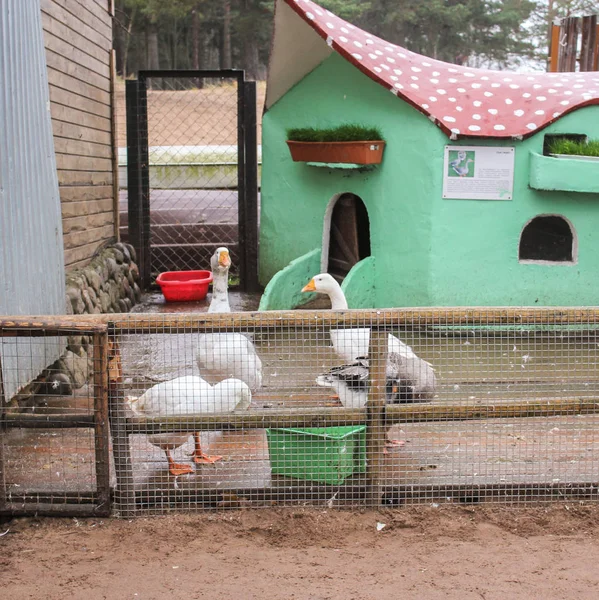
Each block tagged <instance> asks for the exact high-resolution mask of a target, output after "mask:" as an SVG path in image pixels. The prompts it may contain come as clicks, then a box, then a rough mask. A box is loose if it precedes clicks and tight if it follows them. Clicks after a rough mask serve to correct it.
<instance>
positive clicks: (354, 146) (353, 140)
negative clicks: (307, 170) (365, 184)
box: [287, 125, 385, 165]
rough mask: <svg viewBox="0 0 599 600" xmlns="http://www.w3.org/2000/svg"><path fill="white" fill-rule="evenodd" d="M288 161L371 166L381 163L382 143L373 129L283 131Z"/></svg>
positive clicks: (307, 128) (354, 127)
mask: <svg viewBox="0 0 599 600" xmlns="http://www.w3.org/2000/svg"><path fill="white" fill-rule="evenodd" d="M287 145H288V146H289V150H290V152H291V158H292V159H293V160H294V161H297V162H308V163H326V164H329V165H335V164H346V165H349V164H354V165H374V164H379V163H380V162H381V161H382V160H383V150H384V149H385V141H384V140H383V137H382V135H381V132H380V131H379V130H378V129H377V128H375V127H362V126H360V125H341V126H339V127H334V128H331V129H316V128H313V127H305V128H295V129H288V130H287Z"/></svg>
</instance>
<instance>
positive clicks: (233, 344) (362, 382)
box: [127, 247, 436, 476]
mask: <svg viewBox="0 0 599 600" xmlns="http://www.w3.org/2000/svg"><path fill="white" fill-rule="evenodd" d="M210 266H211V268H212V273H213V282H212V298H211V302H210V307H209V309H208V312H210V313H227V312H231V307H230V305H229V299H228V278H229V268H230V267H231V258H230V255H229V251H228V250H227V248H224V247H221V248H218V249H217V250H216V252H215V253H214V255H213V256H212V258H211V260H210ZM302 292H318V293H322V294H326V295H328V296H329V298H330V300H331V309H332V310H345V309H347V308H348V306H347V301H346V299H345V296H344V294H343V291H342V289H341V287H340V286H339V284H338V283H337V281H336V280H335V279H334V278H333V277H332V276H331V275H329V274H328V273H321V274H319V275H316V276H314V277H313V278H312V279H311V280H310V282H309V283H308V284H307V285H306V286H305V287H304V288H303V289H302ZM330 337H331V343H332V345H333V348H334V350H335V352H336V354H337V355H338V356H339V358H340V359H341V360H343V361H345V364H342V365H340V366H337V367H333V368H332V369H330V370H329V371H327V372H326V373H322V374H320V375H319V376H318V377H317V378H316V383H317V384H318V385H320V386H324V387H330V388H333V389H334V390H335V392H336V394H337V396H338V397H339V400H340V402H341V404H342V405H343V406H345V407H352V408H361V407H363V406H365V404H366V402H367V400H368V371H369V365H368V358H367V357H368V347H369V343H370V329H368V328H353V329H331V331H330ZM387 351H388V355H387V368H386V379H387V385H386V401H387V402H388V403H401V402H425V401H428V400H430V399H431V398H432V397H433V395H434V393H435V388H436V376H435V373H434V370H433V367H432V366H431V365H430V363H428V362H426V361H425V360H423V359H422V358H419V357H418V356H417V355H416V354H415V353H414V351H413V350H412V348H410V346H408V345H407V344H405V343H404V342H402V341H401V340H400V339H399V338H397V337H395V336H393V335H391V334H389V337H388V348H387ZM196 362H197V365H198V367H199V369H200V373H201V377H199V376H191V375H190V376H185V377H177V378H175V379H172V380H169V381H163V382H161V383H158V384H157V385H155V386H153V387H151V388H150V389H148V390H147V391H146V392H144V393H143V394H142V395H141V396H139V397H132V396H129V397H128V398H127V401H128V403H129V406H130V407H131V409H132V410H133V412H134V413H135V414H136V415H139V416H152V417H156V416H181V415H193V414H205V413H217V412H218V413H221V412H232V411H236V410H246V409H248V408H249V407H250V405H251V400H252V392H256V391H257V390H258V389H260V387H261V386H262V361H261V360H260V357H259V356H258V353H257V352H256V348H255V346H254V344H253V342H252V340H251V339H250V336H247V335H244V334H241V333H204V334H201V335H200V336H199V340H198V345H197V349H196ZM189 437H190V434H189V433H163V434H154V435H151V436H149V438H148V440H149V442H150V443H151V444H153V445H155V446H157V447H159V448H161V449H162V450H163V451H164V452H165V454H166V458H167V461H168V467H169V472H170V473H171V475H173V476H179V475H185V474H190V473H193V472H194V468H193V467H192V466H191V465H189V464H182V463H176V462H175V461H174V460H173V457H172V454H171V452H172V451H173V450H174V449H176V448H178V447H179V446H182V445H183V444H185V443H186V442H187V441H188V440H189ZM193 437H194V451H193V453H192V455H191V457H192V461H193V462H194V463H196V464H210V463H214V462H216V461H218V460H219V459H221V458H222V457H221V456H210V455H208V454H206V453H204V451H203V450H202V447H201V440H200V434H199V432H194V433H193ZM388 444H389V445H395V444H398V442H396V441H394V440H388Z"/></svg>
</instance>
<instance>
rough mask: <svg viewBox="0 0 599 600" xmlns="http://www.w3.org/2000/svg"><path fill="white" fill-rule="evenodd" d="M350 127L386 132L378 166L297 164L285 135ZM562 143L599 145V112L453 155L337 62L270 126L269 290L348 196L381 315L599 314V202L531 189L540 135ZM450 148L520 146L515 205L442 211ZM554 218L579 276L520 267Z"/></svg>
mask: <svg viewBox="0 0 599 600" xmlns="http://www.w3.org/2000/svg"><path fill="white" fill-rule="evenodd" d="M344 122H358V123H361V124H364V125H372V126H378V127H379V128H380V129H381V130H382V131H383V133H384V136H385V139H386V141H387V147H386V149H385V155H384V159H383V163H382V165H380V166H378V167H375V168H374V169H372V170H368V171H363V170H348V169H343V170H341V169H328V168H321V167H312V166H308V165H306V164H304V163H294V162H293V161H292V160H291V158H290V155H289V150H288V148H287V145H286V144H285V130H286V129H287V128H289V127H301V126H307V125H310V126H315V127H325V126H326V127H329V126H334V125H338V124H340V123H344ZM557 132H566V133H586V134H587V135H589V137H594V138H599V107H587V108H584V109H580V110H578V111H576V112H575V113H574V114H572V115H567V116H565V117H563V118H562V119H560V120H558V121H557V123H555V124H553V125H551V126H550V127H548V128H546V129H545V130H543V131H541V132H539V133H538V134H537V135H535V136H533V137H532V138H529V139H527V140H525V141H510V142H498V141H495V140H491V141H484V140H465V141H462V142H458V143H454V142H450V140H449V139H448V138H447V137H446V136H445V134H443V133H442V132H441V131H440V129H439V128H438V127H437V126H435V125H434V124H433V123H432V122H431V121H430V120H428V119H427V118H426V117H425V116H424V115H422V114H421V113H419V112H418V111H416V110H415V109H414V108H412V107H411V106H410V105H408V104H407V103H405V102H403V101H401V100H399V99H398V98H396V97H395V96H393V94H391V93H390V92H389V91H387V90H385V89H384V88H382V87H381V86H379V85H377V84H376V83H374V82H373V81H372V80H370V79H369V78H368V77H366V76H365V75H363V74H362V73H360V72H359V71H358V70H357V69H355V68H354V67H352V66H351V65H350V64H349V63H347V62H346V61H345V60H343V59H342V58H341V57H340V56H338V55H337V54H333V55H331V56H330V57H329V58H327V59H326V60H325V61H324V62H323V63H322V64H321V65H319V66H318V67H317V68H316V69H315V70H314V71H312V72H311V73H310V74H309V75H308V76H306V77H305V78H304V79H303V80H302V81H301V82H300V83H299V84H298V85H296V86H295V87H294V88H293V89H291V90H290V91H289V92H288V93H287V94H286V95H285V96H284V97H283V98H282V99H281V100H279V101H278V102H277V103H276V104H275V105H274V106H273V107H271V108H270V110H269V111H268V112H267V113H266V114H265V115H264V120H263V173H262V196H261V204H262V206H261V232H260V235H261V237H260V279H261V282H262V283H263V284H266V283H267V282H268V281H269V280H270V279H271V278H272V277H273V275H274V274H275V273H276V272H277V271H278V270H280V269H282V268H284V267H285V266H286V265H287V264H288V263H289V262H291V261H292V260H293V259H295V258H297V257H299V256H301V255H303V254H305V253H307V252H308V251H310V250H312V249H314V248H315V247H321V245H322V235H323V220H324V215H325V210H326V207H327V205H328V203H329V201H330V200H331V198H332V197H333V196H334V195H335V194H339V193H342V192H352V193H354V194H357V195H358V196H360V197H361V198H362V200H363V201H364V204H365V205H366V208H367V210H368V214H369V218H370V231H371V252H372V255H373V256H374V257H375V258H376V278H375V279H376V284H375V299H376V305H377V306H379V307H387V306H428V305H439V306H448V305H502V304H506V305H518V304H526V305H529V304H530V305H534V304H538V305H559V304H564V305H572V304H596V303H597V300H596V298H597V297H599V277H597V275H598V274H599V269H598V268H597V267H598V264H597V263H598V260H599V254H598V252H597V250H598V248H597V246H596V242H595V239H596V237H593V232H594V231H595V230H597V229H599V206H597V204H598V203H599V196H598V195H597V194H588V193H572V192H560V191H540V190H533V189H531V188H530V187H529V185H528V180H529V162H530V156H529V154H530V151H531V150H532V151H534V152H538V153H541V154H542V150H543V149H542V147H543V137H544V135H545V134H546V133H557ZM447 144H458V145H459V144H462V145H493V146H499V145H505V146H514V147H515V148H516V157H515V180H514V194H513V198H514V199H513V200H512V201H477V200H443V199H442V175H443V153H444V147H445V145H447ZM546 213H549V214H560V215H563V216H565V217H566V218H567V219H569V220H570V222H571V223H572V224H573V226H574V227H575V229H576V234H577V238H578V247H579V249H578V263H577V264H574V265H571V264H570V265H555V264H553V265H539V264H533V265H531V264H519V263H518V240H519V236H520V232H521V230H522V228H523V227H524V225H525V224H526V222H527V221H528V220H529V219H531V218H532V217H534V216H535V215H538V214H546ZM596 257H597V258H596Z"/></svg>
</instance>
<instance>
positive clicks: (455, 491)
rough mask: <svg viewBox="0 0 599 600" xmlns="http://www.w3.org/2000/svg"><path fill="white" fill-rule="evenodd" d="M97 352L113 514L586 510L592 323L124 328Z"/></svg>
mask: <svg viewBox="0 0 599 600" xmlns="http://www.w3.org/2000/svg"><path fill="white" fill-rule="evenodd" d="M111 336H112V338H113V339H114V341H115V343H116V344H117V345H118V349H119V352H118V357H119V361H120V364H121V367H122V375H121V376H119V381H118V382H116V383H115V385H114V386H113V391H114V392H113V399H112V401H113V403H115V404H116V405H119V404H120V405H121V406H122V407H123V410H122V412H121V417H120V426H119V425H118V424H116V428H115V423H113V432H114V431H117V436H118V435H122V436H124V438H123V439H122V440H121V442H122V443H119V444H118V445H119V447H120V448H121V450H122V452H123V455H122V457H121V459H122V460H121V462H122V465H123V466H124V467H123V469H121V470H120V473H119V472H118V471H119V469H117V479H118V485H119V486H120V487H119V503H118V506H119V510H120V511H122V512H124V513H125V514H128V515H130V514H136V513H139V512H142V513H143V512H148V511H150V512H152V511H158V512H160V511H164V510H167V509H168V510H171V509H175V508H179V509H183V510H201V509H206V508H210V509H214V508H230V507H236V506H251V505H255V506H264V505H273V504H277V505H297V504H306V503H308V504H317V505H325V506H330V507H334V506H359V505H364V504H375V505H379V504H381V503H382V504H387V505H404V504H410V503H418V502H447V501H450V502H481V501H490V500H494V501H501V502H509V503H512V504H517V503H523V502H539V501H546V500H548V499H570V498H587V499H588V498H592V499H595V498H597V479H598V474H599V463H598V461H597V450H598V441H599V440H598V439H597V435H596V433H595V431H596V427H597V416H596V411H597V408H598V406H599V404H598V403H597V397H598V391H599V389H598V384H599V381H598V378H597V373H596V369H595V364H596V358H597V351H598V340H597V323H596V315H595V313H594V312H593V311H575V310H570V311H553V310H549V309H547V310H531V311H520V312H516V311H514V310H510V309H505V310H495V311H494V310H488V311H487V310H484V309H481V310H479V311H471V312H469V311H457V310H445V309H443V310H423V311H405V310H385V311H347V312H335V313H331V312H328V311H318V312H312V311H296V312H291V313H276V312H272V313H270V312H269V313H236V314H224V315H202V316H198V315H193V316H192V315H177V316H172V317H171V316H168V317H165V316H161V315H144V316H139V315H138V316H133V315H131V316H129V317H127V319H126V320H124V321H119V323H117V324H116V325H115V329H114V331H113V332H112V333H111ZM118 432H120V434H119V433H118ZM117 442H118V440H117V439H115V441H114V443H115V447H116V445H117ZM115 461H116V455H115Z"/></svg>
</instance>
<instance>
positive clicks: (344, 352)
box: [302, 273, 437, 400]
mask: <svg viewBox="0 0 599 600" xmlns="http://www.w3.org/2000/svg"><path fill="white" fill-rule="evenodd" d="M302 292H319V293H322V294H327V295H328V296H329V298H330V299H331V309H332V310H347V308H348V306H347V300H346V298H345V294H344V293H343V290H342V289H341V286H340V285H339V284H338V283H337V281H336V280H335V279H334V278H333V277H332V276H331V275H329V274H328V273H320V274H319V275H315V276H314V277H313V278H312V279H311V280H310V281H309V282H308V284H307V285H305V286H304V287H303V288H302ZM330 335H331V342H332V344H333V348H334V349H335V352H336V353H337V354H338V355H339V356H340V357H341V359H342V360H344V361H346V362H347V363H351V364H353V363H354V361H356V360H357V359H360V358H364V357H367V356H368V348H369V345H370V328H366V327H364V328H362V327H361V328H354V329H331V331H330ZM387 339H388V343H387V352H388V354H389V356H391V355H393V354H394V355H396V356H397V361H398V364H397V379H398V380H400V381H401V383H402V385H403V386H408V387H411V388H412V396H413V399H414V400H427V399H430V398H432V397H433V395H434V393H435V389H436V386H437V378H436V376H435V371H434V369H433V367H432V365H431V364H430V363H429V362H427V361H425V360H423V359H422V358H419V357H418V356H417V355H416V353H415V352H414V351H413V350H412V348H410V346H408V345H407V344H406V343H404V342H402V341H401V340H400V339H399V338H397V337H395V336H394V335H391V334H389V336H388V338H387ZM388 368H389V365H388Z"/></svg>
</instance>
